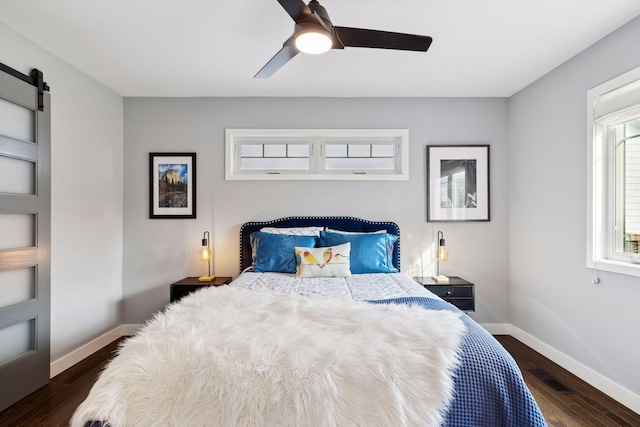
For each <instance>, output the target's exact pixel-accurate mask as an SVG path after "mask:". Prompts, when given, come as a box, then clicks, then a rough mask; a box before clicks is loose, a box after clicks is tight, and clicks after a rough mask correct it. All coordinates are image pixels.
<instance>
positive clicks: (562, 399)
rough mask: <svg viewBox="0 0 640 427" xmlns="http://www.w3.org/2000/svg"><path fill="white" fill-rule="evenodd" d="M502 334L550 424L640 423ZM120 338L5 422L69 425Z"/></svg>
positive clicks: (3, 416) (1, 416)
mask: <svg viewBox="0 0 640 427" xmlns="http://www.w3.org/2000/svg"><path fill="white" fill-rule="evenodd" d="M496 338H497V339H498V341H500V343H501V344H502V345H503V346H504V347H505V348H506V349H507V350H508V351H509V352H510V353H511V354H512V355H513V357H514V359H515V360H516V361H517V362H518V365H519V366H520V369H521V370H522V373H523V375H524V379H525V381H526V383H527V385H528V386H529V388H530V389H531V392H532V393H533V395H534V397H535V398H536V401H537V402H538V404H539V405H540V408H541V409H542V413H543V414H544V416H545V418H546V419H547V422H548V423H549V426H552V427H556V426H559V427H565V426H566V427H572V426H580V427H584V426H606V427H612V426H629V427H638V426H640V414H636V413H635V412H633V411H631V410H630V409H628V408H626V407H624V406H622V405H621V404H619V403H617V402H616V401H614V400H613V399H611V398H609V397H608V396H606V395H604V394H603V393H601V392H599V391H597V390H596V389H594V388H593V387H591V386H589V385H588V384H586V383H585V382H584V381H582V380H580V379H578V378H577V377H576V376H574V375H572V374H570V373H569V372H567V371H566V370H564V369H562V368H561V367H560V366H558V365H556V364H555V363H553V362H551V361H550V360H549V359H547V358H545V357H543V356H542V355H540V354H539V353H536V352H535V351H533V350H532V349H530V348H529V347H527V346H525V345H524V344H522V343H521V342H519V341H518V340H516V339H515V338H513V337H510V336H504V335H501V336H497V337H496ZM118 343H119V341H116V342H114V343H112V344H109V345H108V346H106V347H105V348H103V349H102V350H100V351H98V352H96V353H95V354H93V355H92V356H90V357H88V358H87V359H85V360H83V361H82V362H81V363H78V364H77V365H76V366H73V367H72V368H70V369H68V370H66V371H65V372H63V373H61V374H60V375H58V376H57V377H55V378H53V379H52V380H51V382H50V383H49V385H47V386H45V387H43V388H41V389H40V390H38V391H36V392H35V393H33V394H32V395H30V396H28V397H26V398H24V399H23V400H21V401H20V402H18V403H16V404H15V405H13V406H11V407H10V408H8V409H7V410H5V411H3V412H0V426H2V427H4V426H11V427H14V426H66V425H68V423H69V420H70V419H71V416H72V415H73V412H74V411H75V409H76V407H77V406H78V405H79V404H80V403H81V402H82V401H83V400H84V399H85V398H86V396H87V395H88V394H89V390H90V389H91V386H92V385H93V383H94V382H95V380H96V379H97V377H98V374H99V373H100V371H101V370H102V369H103V367H104V365H105V363H106V362H107V361H108V360H109V359H110V358H111V357H112V354H113V351H114V350H115V349H116V347H117V345H118ZM513 427H518V426H513Z"/></svg>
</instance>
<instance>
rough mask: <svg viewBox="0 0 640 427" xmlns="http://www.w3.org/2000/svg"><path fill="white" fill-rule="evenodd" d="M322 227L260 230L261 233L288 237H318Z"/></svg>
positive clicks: (266, 228)
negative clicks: (286, 235)
mask: <svg viewBox="0 0 640 427" xmlns="http://www.w3.org/2000/svg"><path fill="white" fill-rule="evenodd" d="M322 230H324V228H323V227H289V228H287V227H263V228H261V229H260V231H262V232H263V233H271V234H288V235H290V236H316V237H320V232H321V231H322Z"/></svg>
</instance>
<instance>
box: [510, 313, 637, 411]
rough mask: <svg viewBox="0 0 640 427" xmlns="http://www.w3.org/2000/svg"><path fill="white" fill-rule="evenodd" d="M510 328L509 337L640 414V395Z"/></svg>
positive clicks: (529, 336)
mask: <svg viewBox="0 0 640 427" xmlns="http://www.w3.org/2000/svg"><path fill="white" fill-rule="evenodd" d="M509 326H510V327H511V333H510V334H509V335H511V336H512V337H514V338H515V339H517V340H519V341H521V342H523V343H524V344H526V345H527V346H529V347H531V348H532V349H534V350H535V351H537V352H538V353H540V354H542V355H543V356H544V357H546V358H547V359H549V360H551V361H553V362H554V363H556V364H558V365H560V366H562V367H563V368H564V369H566V370H567V371H569V372H571V373H572V374H573V375H575V376H576V377H578V378H580V379H581V380H582V381H584V382H586V383H588V384H590V385H592V386H593V387H595V388H597V389H598V390H600V391H601V392H603V393H604V394H606V395H608V396H610V397H611V398H612V399H615V400H617V401H618V402H620V403H622V404H623V405H624V406H626V407H627V408H629V409H631V410H632V411H635V412H637V413H639V414H640V395H637V394H635V393H634V392H632V391H631V390H628V389H626V388H624V387H622V386H621V385H619V384H618V383H616V382H614V381H611V380H610V379H609V378H607V377H605V376H603V375H601V374H599V373H598V372H596V371H594V370H593V369H591V368H589V367H588V366H585V365H583V364H582V363H580V362H578V361H577V360H575V359H573V358H571V357H569V356H567V355H566V354H564V353H562V352H561V351H558V350H556V349H555V348H553V347H551V346H550V345H549V344H547V343H545V342H543V341H540V340H539V339H538V338H536V337H534V336H533V335H529V334H528V333H527V332H525V331H523V330H521V329H519V328H516V327H515V326H513V325H509Z"/></svg>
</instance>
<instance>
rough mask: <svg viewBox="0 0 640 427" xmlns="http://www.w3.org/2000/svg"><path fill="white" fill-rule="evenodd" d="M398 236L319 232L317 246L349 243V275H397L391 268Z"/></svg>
mask: <svg viewBox="0 0 640 427" xmlns="http://www.w3.org/2000/svg"><path fill="white" fill-rule="evenodd" d="M396 240H398V236H395V235H393V234H389V233H361V234H342V233H327V232H326V231H321V232H320V239H319V240H318V246H322V247H324V246H336V245H341V244H343V243H347V242H349V243H351V259H350V263H351V273H352V274H364V273H397V272H398V269H397V268H395V267H394V266H393V245H394V243H395V242H396Z"/></svg>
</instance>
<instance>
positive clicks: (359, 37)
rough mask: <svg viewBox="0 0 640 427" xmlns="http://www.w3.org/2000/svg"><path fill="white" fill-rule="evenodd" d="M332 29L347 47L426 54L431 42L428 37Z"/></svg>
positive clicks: (357, 29)
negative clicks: (411, 51) (410, 51)
mask: <svg viewBox="0 0 640 427" xmlns="http://www.w3.org/2000/svg"><path fill="white" fill-rule="evenodd" d="M334 28H335V31H336V34H337V36H338V38H339V39H340V41H341V42H342V44H343V45H345V46H347V47H373V48H379V49H398V50H414V51H420V52H426V51H427V50H428V49H429V46H431V42H432V41H433V39H432V38H431V37H429V36H418V35H414V34H404V33H392V32H389V31H378V30H367V29H364V28H350V27H338V26H335V27H334Z"/></svg>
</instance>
